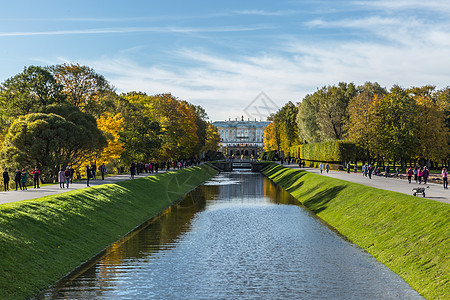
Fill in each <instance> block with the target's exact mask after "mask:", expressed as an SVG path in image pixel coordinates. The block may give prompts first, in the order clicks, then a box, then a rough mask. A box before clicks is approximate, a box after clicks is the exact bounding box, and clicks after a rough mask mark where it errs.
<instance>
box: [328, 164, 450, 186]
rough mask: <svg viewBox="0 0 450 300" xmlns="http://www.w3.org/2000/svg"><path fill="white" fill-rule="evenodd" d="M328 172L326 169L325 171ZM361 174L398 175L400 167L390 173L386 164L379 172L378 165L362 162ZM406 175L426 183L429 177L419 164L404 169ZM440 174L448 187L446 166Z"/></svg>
mask: <svg viewBox="0 0 450 300" xmlns="http://www.w3.org/2000/svg"><path fill="white" fill-rule="evenodd" d="M327 165H328V163H327ZM322 166H323V165H322V163H321V164H320V172H321V173H322ZM350 171H351V165H350V163H348V164H347V173H350ZM327 172H328V171H327ZM354 172H355V173H357V172H358V167H357V165H356V164H355V165H354ZM361 174H362V176H366V177H369V179H371V178H372V175H376V176H384V177H392V176H394V177H398V176H399V175H400V169H399V168H396V169H395V173H391V172H390V166H389V164H387V165H386V167H385V168H384V174H383V173H382V172H381V169H380V167H379V166H372V165H370V164H364V165H362V166H361ZM406 175H407V176H408V182H409V183H411V182H412V180H413V178H414V181H415V182H416V183H417V184H422V183H423V184H427V182H428V179H429V177H430V170H429V169H428V168H427V167H426V166H424V167H420V166H415V167H414V168H412V167H410V168H409V169H407V170H406ZM441 176H442V183H443V185H444V189H448V172H447V168H445V167H443V168H442V171H441Z"/></svg>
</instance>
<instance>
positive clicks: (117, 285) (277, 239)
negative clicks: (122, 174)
mask: <svg viewBox="0 0 450 300" xmlns="http://www.w3.org/2000/svg"><path fill="white" fill-rule="evenodd" d="M42 298H46V299H47V298H52V299H149V298H155V299H420V298H421V297H420V295H418V294H417V293H416V292H415V291H414V290H412V289H411V288H410V287H409V286H408V285H407V284H406V283H405V282H404V281H403V280H402V279H401V278H399V277H398V276H397V275H396V274H394V273H393V272H391V271H390V270H389V269H388V268H386V267H385V266H384V265H382V264H380V263H379V262H377V261H376V260H375V259H374V258H373V257H371V256H370V255H369V254H367V253H366V252H364V251H363V250H361V249H360V248H358V247H356V246H354V245H352V244H351V243H349V242H347V241H346V240H344V239H343V238H341V237H339V236H338V234H336V233H335V232H333V231H332V230H331V229H329V228H328V227H327V226H325V225H324V224H322V223H321V222H320V221H319V220H318V219H317V218H315V217H314V216H313V215H311V214H310V213H309V212H308V211H306V210H305V209H304V208H302V207H301V206H298V205H297V203H296V201H295V200H294V199H293V198H291V197H290V195H289V194H288V193H286V192H284V191H283V190H281V189H278V188H277V187H276V186H274V185H273V184H272V183H271V182H270V181H269V180H267V179H266V178H264V177H263V176H262V175H260V174H255V173H250V172H234V173H221V174H219V175H218V176H217V177H215V178H213V179H212V180H210V181H208V182H207V183H206V184H204V185H203V186H201V187H199V188H197V189H196V190H195V191H193V192H191V193H190V194H188V195H187V196H186V198H185V199H184V200H183V201H182V202H181V203H180V204H179V205H176V206H174V207H172V208H171V209H169V210H168V211H167V212H166V213H165V214H163V215H162V216H161V217H159V218H158V219H157V220H156V221H155V222H153V223H151V224H150V225H148V226H146V227H144V228H142V229H140V230H137V231H136V232H133V233H132V234H130V236H128V237H126V238H124V239H123V240H121V241H119V242H117V243H115V244H114V245H112V246H111V247H110V249H108V250H107V253H106V254H105V255H104V256H102V257H100V259H98V260H97V261H94V262H92V264H91V266H90V267H86V268H85V269H84V270H82V271H78V272H77V273H76V274H72V275H71V276H70V278H68V279H67V280H65V281H64V282H62V283H61V284H60V286H58V287H55V288H54V289H52V290H49V291H48V292H46V293H45V294H43V295H42Z"/></svg>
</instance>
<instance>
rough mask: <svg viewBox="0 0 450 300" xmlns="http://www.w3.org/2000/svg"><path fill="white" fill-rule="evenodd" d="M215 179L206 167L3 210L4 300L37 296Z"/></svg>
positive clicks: (0, 290)
mask: <svg viewBox="0 0 450 300" xmlns="http://www.w3.org/2000/svg"><path fill="white" fill-rule="evenodd" d="M214 174H216V171H215V170H213V169H212V168H210V167H207V166H205V165H203V166H201V167H194V168H188V169H182V170H179V171H175V172H167V173H162V174H159V175H155V176H150V177H146V178H140V179H134V180H128V181H122V182H119V183H116V184H105V185H100V186H95V187H91V188H89V189H81V190H74V191H70V192H67V193H63V194H58V195H52V196H47V197H43V198H39V199H33V200H27V201H20V202H14V203H7V204H2V205H0V257H1V259H0V299H11V298H12V299H24V298H29V297H32V296H34V295H36V294H37V293H38V292H39V291H40V290H42V289H44V288H46V287H48V286H49V285H50V284H52V283H54V282H55V281H57V280H58V279H60V278H62V277H63V276H65V275H67V274H68V273H69V272H70V271H71V270H73V269H74V268H76V267H77V266H79V265H80V264H81V263H83V262H85V261H86V260H88V259H89V258H91V257H92V256H94V255H95V254H97V253H99V252H100V251H101V250H103V249H104V248H106V247H107V246H109V245H110V244H111V243H113V242H115V241H117V240H118V239H120V238H121V237H122V236H124V235H125V234H127V233H128V232H129V231H131V230H132V229H133V228H135V227H137V226H139V225H140V224H142V223H143V222H145V221H146V220H148V219H150V218H152V217H153V216H155V215H157V214H158V213H159V212H160V211H162V210H164V209H165V208H167V207H168V206H170V205H171V204H173V203H174V202H176V201H178V200H179V199H180V198H181V197H183V196H184V195H185V194H186V193H188V192H189V191H190V190H192V189H193V188H195V187H196V186H198V185H199V184H201V183H202V182H204V181H205V180H207V179H208V178H210V177H212V176H213V175H214Z"/></svg>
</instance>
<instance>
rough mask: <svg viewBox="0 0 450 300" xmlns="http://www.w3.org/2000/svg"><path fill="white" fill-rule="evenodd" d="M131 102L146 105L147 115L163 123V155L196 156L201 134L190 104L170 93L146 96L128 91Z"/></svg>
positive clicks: (167, 156) (160, 153) (173, 157)
mask: <svg viewBox="0 0 450 300" xmlns="http://www.w3.org/2000/svg"><path fill="white" fill-rule="evenodd" d="M125 97H126V98H127V99H129V101H130V103H140V104H141V105H143V106H144V109H145V111H146V114H147V116H149V117H150V118H151V119H152V120H155V121H157V122H158V123H159V124H160V126H161V133H162V135H161V139H162V144H161V148H160V152H159V156H160V158H161V159H165V160H167V159H175V160H177V159H183V158H188V157H192V156H195V155H196V154H197V153H196V150H197V149H198V147H197V145H198V143H199V137H198V135H197V130H198V128H197V125H196V122H195V121H196V112H195V111H193V110H192V109H191V104H189V103H188V102H186V101H181V100H178V99H177V98H175V97H174V96H172V95H171V94H159V95H153V96H147V95H146V94H143V93H129V94H127V95H126V96H125Z"/></svg>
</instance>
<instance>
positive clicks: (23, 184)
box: [2, 167, 41, 192]
mask: <svg viewBox="0 0 450 300" xmlns="http://www.w3.org/2000/svg"><path fill="white" fill-rule="evenodd" d="M2 175H3V176H2V177H3V189H4V191H5V192H7V191H9V182H10V181H11V177H10V176H9V169H8V168H5V169H4V170H3V174H2ZM29 175H31V177H32V178H33V184H34V188H40V186H39V180H40V176H41V171H39V169H38V168H37V167H35V168H34V169H33V171H31V173H30V174H29V173H28V172H27V171H26V170H25V169H22V170H20V169H19V168H17V169H16V171H15V172H14V177H13V178H14V183H15V186H16V191H17V190H18V189H20V190H27V181H28V176H29Z"/></svg>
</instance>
